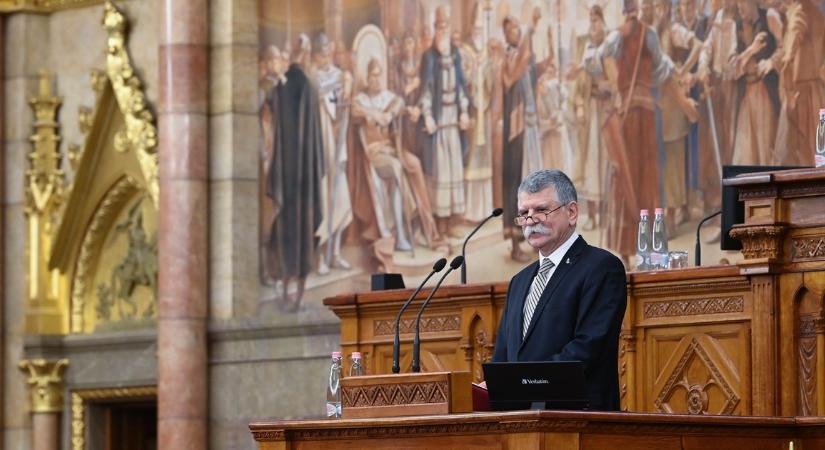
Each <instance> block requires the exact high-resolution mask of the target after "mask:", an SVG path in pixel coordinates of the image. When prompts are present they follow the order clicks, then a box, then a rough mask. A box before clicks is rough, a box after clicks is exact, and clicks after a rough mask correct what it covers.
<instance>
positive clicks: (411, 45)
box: [396, 35, 421, 158]
mask: <svg viewBox="0 0 825 450" xmlns="http://www.w3.org/2000/svg"><path fill="white" fill-rule="evenodd" d="M420 61H421V58H420V57H419V55H418V53H417V52H416V48H415V37H413V36H412V35H407V36H405V37H404V41H403V43H402V46H401V60H400V61H399V64H398V80H399V88H400V91H399V92H396V93H397V94H398V95H400V96H401V98H403V99H404V104H405V105H406V108H407V114H404V115H403V117H402V119H401V136H402V137H401V144H402V145H403V147H404V148H405V149H409V150H410V151H413V152H417V150H418V149H419V147H418V145H417V141H416V136H417V132H416V129H415V126H416V123H418V119H419V117H420V116H421V109H420V108H419V107H418V104H417V103H418V96H419V88H420V87H421V77H420V76H419V67H420V64H419V62H420ZM417 156H418V157H419V158H420V157H421V155H417Z"/></svg>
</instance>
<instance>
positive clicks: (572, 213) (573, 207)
mask: <svg viewBox="0 0 825 450" xmlns="http://www.w3.org/2000/svg"><path fill="white" fill-rule="evenodd" d="M565 209H566V210H567V217H568V221H569V223H570V225H571V226H575V225H576V222H578V220H579V204H578V203H576V202H570V203H569V204H568V205H567V207H566V208H565Z"/></svg>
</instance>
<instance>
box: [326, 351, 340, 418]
mask: <svg viewBox="0 0 825 450" xmlns="http://www.w3.org/2000/svg"><path fill="white" fill-rule="evenodd" d="M327 417H328V418H339V417H341V352H332V364H331V365H330V367H329V383H328V384H327Z"/></svg>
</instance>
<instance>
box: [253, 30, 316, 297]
mask: <svg viewBox="0 0 825 450" xmlns="http://www.w3.org/2000/svg"><path fill="white" fill-rule="evenodd" d="M309 54H310V41H309V38H308V37H307V36H306V35H305V34H301V35H299V36H298V38H296V39H295V41H294V42H293V45H292V51H291V52H290V65H289V69H288V70H287V71H286V73H285V74H284V77H285V79H286V81H285V82H284V83H281V84H278V86H277V87H276V88H275V89H273V91H272V95H270V96H269V98H268V99H267V102H268V104H269V109H270V111H272V130H273V136H274V140H273V146H272V159H271V160H270V161H269V169H268V171H267V186H266V195H267V196H268V197H269V198H270V199H271V200H272V207H273V216H274V219H273V222H272V230H271V232H270V239H269V243H268V250H269V252H270V255H269V257H270V258H271V261H272V264H271V266H270V270H271V272H272V273H273V274H274V277H275V278H277V279H280V280H282V282H283V297H282V298H283V301H284V302H285V306H291V307H292V308H293V309H296V310H297V309H298V308H299V307H300V305H301V298H302V297H303V294H304V286H305V283H306V277H307V275H309V272H310V269H311V264H312V260H313V256H314V253H315V250H316V248H317V238H316V236H315V231H316V230H317V229H318V226H319V225H320V224H321V219H322V210H321V177H322V176H323V174H324V148H323V136H322V131H321V111H320V103H319V102H320V99H319V97H318V92H317V91H316V89H315V86H314V85H313V83H312V81H310V79H309V77H308V76H307V73H306V70H308V66H307V62H308V61H309ZM292 280H295V281H296V283H297V286H296V288H297V289H296V295H295V297H294V299H293V300H292V301H290V300H289V295H288V291H289V285H290V281H292Z"/></svg>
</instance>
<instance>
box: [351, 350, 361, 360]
mask: <svg viewBox="0 0 825 450" xmlns="http://www.w3.org/2000/svg"><path fill="white" fill-rule="evenodd" d="M352 359H361V352H352Z"/></svg>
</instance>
